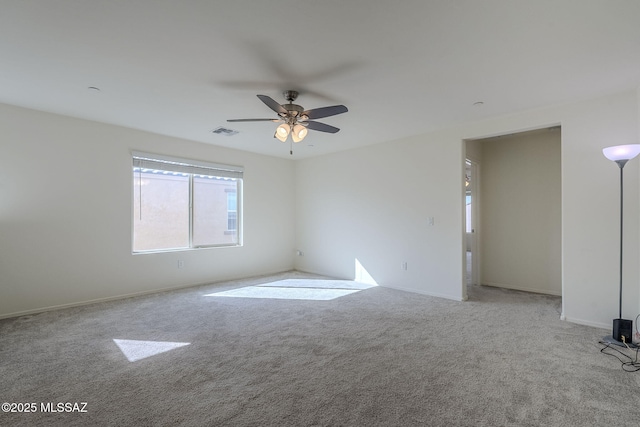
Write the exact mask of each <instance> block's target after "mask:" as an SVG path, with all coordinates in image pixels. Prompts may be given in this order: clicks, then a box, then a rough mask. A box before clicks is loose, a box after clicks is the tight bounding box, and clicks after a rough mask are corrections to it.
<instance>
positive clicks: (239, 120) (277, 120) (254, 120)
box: [227, 119, 280, 122]
mask: <svg viewBox="0 0 640 427" xmlns="http://www.w3.org/2000/svg"><path fill="white" fill-rule="evenodd" d="M227 121H228V122H279V121H280V120H279V119H228V120H227Z"/></svg>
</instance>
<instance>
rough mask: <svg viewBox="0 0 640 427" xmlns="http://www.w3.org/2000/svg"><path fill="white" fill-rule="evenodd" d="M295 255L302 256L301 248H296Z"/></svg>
mask: <svg viewBox="0 0 640 427" xmlns="http://www.w3.org/2000/svg"><path fill="white" fill-rule="evenodd" d="M296 255H298V256H304V252H302V251H301V250H297V251H296Z"/></svg>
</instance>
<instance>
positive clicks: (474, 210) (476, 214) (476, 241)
mask: <svg viewBox="0 0 640 427" xmlns="http://www.w3.org/2000/svg"><path fill="white" fill-rule="evenodd" d="M467 162H469V163H470V165H471V176H470V185H469V187H470V188H469V189H470V191H471V200H472V204H471V229H472V234H473V239H472V240H471V245H470V248H471V283H472V284H474V285H479V284H480V278H481V277H482V275H481V272H480V265H481V263H480V258H481V254H480V235H481V232H480V162H479V161H478V160H477V159H475V158H473V157H472V156H468V155H465V165H464V167H465V174H466V170H467ZM466 191H467V188H466V186H465V200H466ZM466 212H467V210H466V208H465V221H464V225H463V227H464V236H465V270H466V247H467V242H466V239H467V230H466V223H467V218H466ZM465 285H466V271H465Z"/></svg>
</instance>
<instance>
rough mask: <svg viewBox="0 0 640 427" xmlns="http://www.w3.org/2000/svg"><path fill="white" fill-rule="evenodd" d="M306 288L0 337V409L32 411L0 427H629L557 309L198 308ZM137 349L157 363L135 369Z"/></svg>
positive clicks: (129, 305)
mask: <svg viewBox="0 0 640 427" xmlns="http://www.w3.org/2000/svg"><path fill="white" fill-rule="evenodd" d="M313 277H314V276H311V275H306V274H302V273H297V272H290V273H283V274H280V275H275V276H270V277H259V278H252V279H247V280H241V281H233V282H226V283H220V284H215V285H211V286H203V287H197V288H190V289H186V290H181V291H175V292H165V293H159V294H154V295H150V296H145V297H137V298H130V299H126V300H121V301H116V302H109V303H100V304H94V305H90V306H84V307H78V308H72V309H66V310H59V311H53V312H47V313H42V314H38V315H34V316H25V317H21V318H15V319H6V320H3V321H0V361H1V365H0V385H1V386H0V401H1V402H22V403H30V402H33V403H36V404H37V405H38V410H37V412H35V413H0V425H3V426H5V425H6V426H9V425H10V426H21V425H25V426H27V425H29V426H31V425H54V426H56V425H60V426H63V425H64V426H68V425H78V426H87V425H98V426H100V425H106V426H128V425H136V426H151V425H167V426H169V425H177V426H376V425H378V426H412V425H427V426H594V425H611V424H613V423H615V424H616V425H636V423H637V420H638V419H639V417H640V388H639V387H640V373H626V372H624V371H622V369H621V367H620V363H619V362H618V361H617V360H615V359H614V358H612V357H608V356H605V355H602V354H601V353H600V352H599V349H600V346H599V345H598V344H597V343H598V339H599V338H601V337H602V335H604V334H606V333H607V332H608V331H604V330H600V329H595V328H590V327H585V326H579V325H574V324H571V323H567V322H562V321H560V320H559V311H560V299H559V298H557V297H551V296H543V295H533V294H527V293H523V292H517V291H509V290H501V289H495V288H486V287H475V286H474V287H470V288H469V296H470V300H469V301H467V302H455V301H449V300H444V299H439V298H433V297H428V296H423V295H416V294H411V293H406V292H401V291H396V290H392V289H388V288H382V287H372V288H369V289H362V290H357V292H353V293H349V294H347V295H344V296H341V297H336V298H334V299H325V300H320V299H277V298H250V297H247V296H242V297H234V296H229V295H227V296H211V294H216V293H219V292H225V291H230V290H233V289H237V288H242V287H246V286H255V287H261V286H259V285H264V284H269V283H271V282H274V281H278V280H291V279H305V278H313ZM269 286H271V287H282V286H279V285H274V284H270V285H269ZM269 286H262V287H264V288H267V287H269ZM341 286H342V287H341ZM337 287H338V288H341V289H344V286H343V285H338V286H337ZM326 288H329V289H330V288H331V286H327V284H326V283H324V285H323V286H320V287H319V288H318V289H326ZM355 288H357V287H355ZM355 288H354V289H355ZM114 340H121V341H117V342H116V341H114ZM144 342H151V343H150V344H149V345H150V347H149V348H150V354H153V353H154V352H157V353H156V354H153V355H150V354H145V344H144ZM118 343H120V344H118ZM166 343H175V344H166ZM165 344H166V345H167V346H168V347H163V346H164V345H165ZM178 344H179V345H178ZM121 346H122V348H121ZM127 346H129V347H127ZM123 348H124V350H123ZM127 351H129V355H127V354H126V352H127ZM129 358H133V359H134V360H135V361H133V362H131V361H129ZM47 402H49V403H51V404H53V407H55V404H57V403H58V402H60V403H65V402H69V403H74V402H86V403H87V405H86V408H85V409H86V411H87V412H83V413H75V412H71V413H64V412H58V413H43V412H42V411H41V410H40V408H41V407H40V404H41V403H47Z"/></svg>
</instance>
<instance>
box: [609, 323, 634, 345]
mask: <svg viewBox="0 0 640 427" xmlns="http://www.w3.org/2000/svg"><path fill="white" fill-rule="evenodd" d="M613 339H614V340H616V341H621V342H622V341H624V342H626V343H627V344H630V343H631V342H633V321H632V320H628V319H613Z"/></svg>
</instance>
